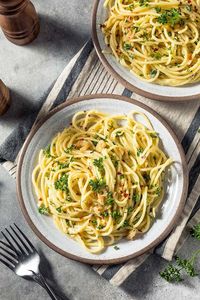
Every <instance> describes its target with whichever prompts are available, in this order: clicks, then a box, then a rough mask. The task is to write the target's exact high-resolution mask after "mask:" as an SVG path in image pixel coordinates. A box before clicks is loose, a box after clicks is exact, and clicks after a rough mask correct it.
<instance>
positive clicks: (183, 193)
mask: <svg viewBox="0 0 200 300" xmlns="http://www.w3.org/2000/svg"><path fill="white" fill-rule="evenodd" d="M93 99H102V100H103V99H104V100H106V99H116V100H120V101H125V102H128V103H133V104H135V105H136V106H138V107H141V108H143V109H145V110H146V111H148V112H149V113H151V114H152V115H153V116H154V117H156V118H157V119H158V120H159V121H160V122H161V123H162V124H163V125H164V127H165V128H166V129H167V130H168V131H169V133H170V135H171V136H172V138H173V140H174V142H175V144H176V146H177V149H178V152H179V154H180V158H181V163H182V169H183V186H182V190H181V198H180V202H179V205H178V207H177V210H176V213H175V215H174V217H173V219H172V220H171V222H170V223H169V224H168V226H167V227H166V229H165V230H164V231H163V232H162V233H161V234H160V235H159V236H158V237H157V238H156V239H155V240H154V241H153V242H151V243H150V244H149V245H148V246H146V247H144V248H143V249H141V250H139V251H137V252H135V253H133V254H129V255H126V256H123V257H121V258H114V259H100V260H98V259H90V258H83V257H79V256H77V255H74V254H71V253H69V252H67V251H65V250H63V249H61V248H59V247H57V246H56V245H55V244H54V243H53V242H50V241H49V240H48V239H47V238H46V237H45V236H44V235H43V234H42V233H41V232H40V231H39V229H38V228H37V227H36V226H35V224H34V223H33V221H32V219H31V217H30V216H29V213H28V211H27V209H26V206H25V202H24V199H23V195H22V189H21V171H22V166H23V160H24V156H25V154H26V150H27V148H28V146H29V144H30V142H31V140H32V138H33V137H34V135H35V134H36V132H37V131H38V130H39V129H40V127H41V126H42V125H43V124H44V123H45V122H46V121H47V120H48V119H49V118H51V117H52V116H53V115H55V114H56V113H57V112H59V111H61V110H62V109H64V108H66V107H68V106H70V105H72V104H75V103H78V102H81V101H85V100H89V101H92V100H93ZM16 189H17V198H18V202H19V205H20V208H21V211H22V213H23V216H24V218H25V220H26V221H27V223H28V225H29V226H30V228H31V229H32V230H33V232H34V233H35V234H36V235H37V237H39V239H40V240H41V241H42V242H44V243H45V244H46V245H47V246H48V247H49V248H51V249H52V250H54V251H55V252H57V253H59V254H61V255H62V256H64V257H66V258H70V259H73V260H76V261H79V262H83V263H87V264H98V265H99V264H119V263H122V262H125V261H128V260H129V259H132V258H135V257H138V256H140V255H142V254H144V253H146V252H147V251H150V250H151V249H152V248H154V247H155V246H156V245H158V244H159V243H161V242H162V241H163V240H164V239H165V238H166V237H167V236H168V234H169V233H170V232H171V231H172V229H173V228H174V226H175V224H176V223H177V221H178V219H179V217H180V214H181V212H182V210H183V208H184V205H185V201H186V198H187V191H188V167H187V163H186V157H185V154H184V151H183V148H182V145H181V143H180V142H179V140H178V138H177V136H176V134H175V133H174V131H173V130H172V129H171V127H170V126H169V125H168V123H167V122H166V121H165V120H164V119H163V118H162V117H161V116H160V115H159V114H158V113H157V112H155V111H154V110H153V109H151V108H150V107H148V106H147V105H145V104H143V103H140V102H139V101H137V100H135V99H130V98H128V97H125V96H121V95H112V94H93V95H86V96H81V97H75V98H71V99H67V100H66V101H65V102H64V103H62V104H60V105H59V106H57V107H56V108H54V109H53V110H51V111H50V112H49V113H48V114H47V115H46V116H45V117H43V118H42V119H41V120H39V122H38V123H37V124H36V126H35V127H34V128H33V130H32V131H31V132H30V133H29V135H28V136H27V138H26V140H25V143H24V145H23V147H22V149H21V151H20V155H19V159H18V165H17V174H16Z"/></svg>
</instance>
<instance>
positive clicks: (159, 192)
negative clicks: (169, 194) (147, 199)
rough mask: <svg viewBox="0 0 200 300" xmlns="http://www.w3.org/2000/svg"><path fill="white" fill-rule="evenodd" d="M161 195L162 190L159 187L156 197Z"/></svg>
mask: <svg viewBox="0 0 200 300" xmlns="http://www.w3.org/2000/svg"><path fill="white" fill-rule="evenodd" d="M160 194H161V188H160V187H157V189H156V195H158V196H160Z"/></svg>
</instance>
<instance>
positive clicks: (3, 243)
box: [0, 241, 17, 255]
mask: <svg viewBox="0 0 200 300" xmlns="http://www.w3.org/2000/svg"><path fill="white" fill-rule="evenodd" d="M0 243H1V244H2V245H4V246H5V247H7V248H8V249H10V250H12V251H13V252H14V253H15V254H16V255H17V253H16V252H15V251H14V250H13V248H12V247H11V246H10V245H9V244H7V243H5V242H4V241H0Z"/></svg>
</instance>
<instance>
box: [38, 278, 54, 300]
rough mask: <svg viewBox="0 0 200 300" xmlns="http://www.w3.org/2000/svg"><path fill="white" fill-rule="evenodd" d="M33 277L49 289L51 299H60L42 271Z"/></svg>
mask: <svg viewBox="0 0 200 300" xmlns="http://www.w3.org/2000/svg"><path fill="white" fill-rule="evenodd" d="M33 279H34V280H35V281H36V282H37V283H38V284H39V285H40V286H42V287H43V288H44V289H45V290H46V291H47V293H48V294H49V296H50V297H51V299H53V300H59V299H58V297H57V296H56V295H55V293H54V291H53V290H52V288H51V287H50V286H49V285H48V283H47V281H46V279H45V278H44V277H43V275H42V274H41V273H38V274H36V273H34V276H33Z"/></svg>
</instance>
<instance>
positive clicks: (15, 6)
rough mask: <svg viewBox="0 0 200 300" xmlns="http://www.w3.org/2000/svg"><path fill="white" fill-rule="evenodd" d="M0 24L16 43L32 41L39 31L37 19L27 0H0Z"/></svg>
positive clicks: (9, 38) (32, 7)
mask: <svg viewBox="0 0 200 300" xmlns="http://www.w3.org/2000/svg"><path fill="white" fill-rule="evenodd" d="M0 26H1V27H2V30H3V33H4V35H5V36H6V37H7V39H8V40H9V41H11V42H12V43H14V44H16V45H20V46H21V45H25V44H29V43H30V42H32V41H33V40H34V39H35V38H36V37H37V35H38V33H39V28H40V26H39V19H38V15H37V13H36V11H35V7H34V6H33V4H32V3H31V2H30V1H29V0H0Z"/></svg>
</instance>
